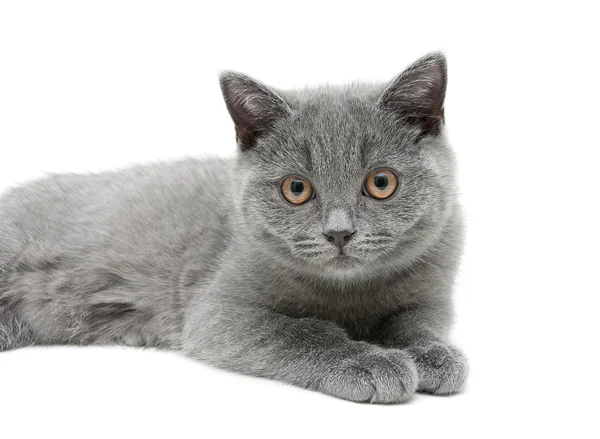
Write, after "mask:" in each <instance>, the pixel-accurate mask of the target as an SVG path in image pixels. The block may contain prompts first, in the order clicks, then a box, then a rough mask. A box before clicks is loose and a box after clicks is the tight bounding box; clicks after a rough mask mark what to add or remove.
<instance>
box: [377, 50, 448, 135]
mask: <svg viewBox="0 0 600 439" xmlns="http://www.w3.org/2000/svg"><path fill="white" fill-rule="evenodd" d="M445 94H446V70H445V63H444V59H443V57H441V56H439V55H435V56H433V57H425V58H423V59H421V60H419V61H417V62H416V63H415V64H414V65H412V66H411V67H409V68H408V69H407V70H406V71H405V72H404V73H402V74H401V75H400V76H399V77H398V78H397V79H396V80H395V81H394V82H393V83H392V84H391V85H390V86H389V87H388V88H387V89H386V91H385V92H384V94H383V95H382V98H381V104H382V105H383V106H385V107H387V108H388V109H390V110H392V111H393V112H395V113H396V114H398V115H399V116H401V117H402V119H403V120H404V121H406V122H407V123H410V124H414V125H418V126H420V127H422V128H423V129H424V130H428V131H431V130H434V129H435V128H436V127H437V126H439V125H441V124H442V123H443V121H444V97H445Z"/></svg>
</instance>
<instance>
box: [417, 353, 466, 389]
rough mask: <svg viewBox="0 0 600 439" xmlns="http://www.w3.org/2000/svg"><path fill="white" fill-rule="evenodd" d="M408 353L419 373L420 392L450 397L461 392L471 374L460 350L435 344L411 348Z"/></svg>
mask: <svg viewBox="0 0 600 439" xmlns="http://www.w3.org/2000/svg"><path fill="white" fill-rule="evenodd" d="M408 352H409V353H410V354H411V355H412V357H413V358H414V360H415V362H416V364H417V370H418V371H419V387H418V389H417V390H418V391H419V392H424V393H432V394H435V395H450V394H453V393H458V392H460V391H461V389H462V388H463V386H464V384H465V381H466V380H467V376H468V374H469V366H468V363H467V360H466V358H465V356H464V355H463V354H462V353H461V352H460V351H459V350H458V349H456V348H455V347H453V346H448V345H444V344H442V343H433V344H429V345H426V346H418V345H417V346H411V347H410V348H408Z"/></svg>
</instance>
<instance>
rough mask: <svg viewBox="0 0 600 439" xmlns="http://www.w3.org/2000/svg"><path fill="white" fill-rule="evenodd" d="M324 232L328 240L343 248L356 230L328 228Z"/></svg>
mask: <svg viewBox="0 0 600 439" xmlns="http://www.w3.org/2000/svg"><path fill="white" fill-rule="evenodd" d="M324 233H325V236H326V237H327V240H328V241H329V242H331V243H332V244H334V245H335V246H336V247H338V248H339V249H340V250H341V249H342V248H344V246H345V245H346V244H347V243H348V241H350V238H352V235H354V230H326V231H325V232H324Z"/></svg>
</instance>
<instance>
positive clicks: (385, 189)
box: [220, 53, 454, 277]
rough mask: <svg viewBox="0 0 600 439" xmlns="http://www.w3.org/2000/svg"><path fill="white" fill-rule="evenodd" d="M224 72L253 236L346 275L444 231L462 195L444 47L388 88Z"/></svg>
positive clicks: (421, 245)
mask: <svg viewBox="0 0 600 439" xmlns="http://www.w3.org/2000/svg"><path fill="white" fill-rule="evenodd" d="M220 80H221V88H222V91H223V95H224V97H225V102H226V105H227V109H228V110H229V113H230V114H231V117H232V118H233V121H234V124H235V128H236V134H237V141H238V144H239V147H240V153H239V156H238V162H237V168H236V173H237V175H236V176H235V177H234V178H236V179H238V181H237V182H236V183H235V185H234V188H235V192H236V193H235V194H234V195H235V197H236V205H237V213H238V220H239V221H238V226H239V227H243V228H245V230H246V231H248V233H247V234H246V235H247V236H252V237H254V238H257V240H256V242H254V243H253V245H256V246H259V247H260V248H263V249H265V250H266V251H268V252H270V253H271V254H272V255H275V256H277V257H279V258H280V259H281V260H282V261H287V262H289V264H291V265H296V266H297V267H299V268H300V269H307V270H313V271H319V272H321V273H323V274H324V275H331V276H344V277H348V276H352V275H353V274H354V273H359V272H363V271H366V270H368V271H370V272H373V271H377V270H373V268H377V267H381V268H385V267H393V266H397V265H398V264H401V263H403V261H404V262H406V261H407V260H410V258H413V257H416V256H418V255H419V253H422V252H423V251H424V250H426V248H427V247H428V246H429V245H431V243H432V242H433V241H434V240H435V238H436V237H437V236H439V234H440V232H441V230H442V228H443V225H444V223H445V221H446V220H447V217H448V215H449V210H450V209H451V207H452V204H453V200H454V185H453V169H452V168H453V166H452V157H451V154H450V152H449V150H448V148H447V146H446V145H445V143H444V139H443V125H444V96H445V92H446V62H445V58H444V56H443V55H441V54H439V53H433V54H429V55H427V56H425V57H424V58H421V59H420V60H418V61H417V62H416V63H415V64H413V65H412V66H410V67H409V68H408V69H406V70H405V71H404V72H403V73H402V74H400V75H399V76H398V77H396V78H395V79H394V80H392V81H391V82H390V83H389V84H386V85H367V84H353V85H349V86H344V87H331V86H326V87H319V88H313V89H305V90H298V91H289V92H287V91H286V92H283V91H278V90H274V89H272V88H269V87H267V86H266V85H264V84H262V83H260V82H257V81H255V80H254V79H251V78H249V77H247V76H245V75H241V74H238V73H234V72H225V73H223V74H222V75H221V79H220Z"/></svg>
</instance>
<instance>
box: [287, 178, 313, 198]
mask: <svg viewBox="0 0 600 439" xmlns="http://www.w3.org/2000/svg"><path fill="white" fill-rule="evenodd" d="M281 194H282V195H283V198H285V199H286V201H288V202H290V203H292V204H304V203H306V202H307V201H308V200H310V199H311V198H312V197H313V195H314V190H313V187H312V185H311V184H310V183H309V182H308V181H306V180H305V179H303V178H301V177H287V178H286V179H285V180H283V183H281Z"/></svg>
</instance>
